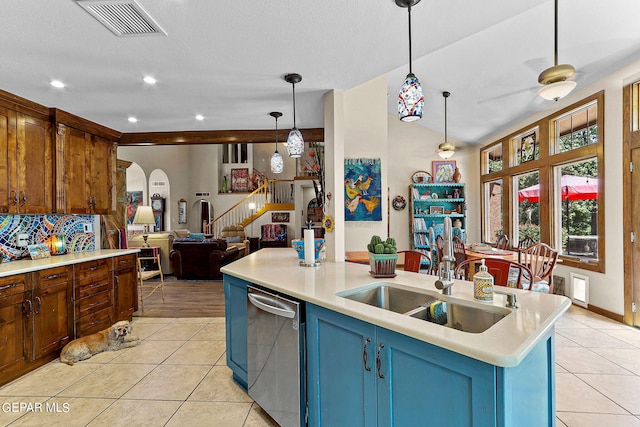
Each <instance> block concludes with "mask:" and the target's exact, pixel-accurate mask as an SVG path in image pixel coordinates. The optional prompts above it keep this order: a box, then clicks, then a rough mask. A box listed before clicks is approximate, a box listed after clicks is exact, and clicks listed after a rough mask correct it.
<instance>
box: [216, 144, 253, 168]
mask: <svg viewBox="0 0 640 427" xmlns="http://www.w3.org/2000/svg"><path fill="white" fill-rule="evenodd" d="M247 146H248V144H222V163H224V164H230V163H248V162H249V156H248V148H247Z"/></svg>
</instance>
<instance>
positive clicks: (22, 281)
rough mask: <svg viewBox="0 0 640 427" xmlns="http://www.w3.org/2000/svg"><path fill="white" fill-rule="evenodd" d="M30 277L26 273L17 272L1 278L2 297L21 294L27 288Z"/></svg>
mask: <svg viewBox="0 0 640 427" xmlns="http://www.w3.org/2000/svg"><path fill="white" fill-rule="evenodd" d="M28 283H29V282H28V279H27V275H26V274H17V275H15V276H7V277H1V278H0V298H2V297H8V296H9V295H15V294H21V293H23V292H25V291H27V290H29V287H28Z"/></svg>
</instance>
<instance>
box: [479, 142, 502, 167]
mask: <svg viewBox="0 0 640 427" xmlns="http://www.w3.org/2000/svg"><path fill="white" fill-rule="evenodd" d="M482 155H483V157H484V159H483V160H484V161H483V162H482V165H483V167H484V169H483V172H484V173H493V172H499V171H501V170H502V143H500V144H495V145H493V146H492V147H491V148H488V149H487V150H485V151H483V152H482Z"/></svg>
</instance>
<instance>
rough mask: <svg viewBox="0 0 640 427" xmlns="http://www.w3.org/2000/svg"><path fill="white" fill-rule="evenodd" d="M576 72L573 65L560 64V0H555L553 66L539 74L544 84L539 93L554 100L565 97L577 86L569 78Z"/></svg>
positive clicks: (539, 78) (541, 82) (539, 79)
mask: <svg viewBox="0 0 640 427" xmlns="http://www.w3.org/2000/svg"><path fill="white" fill-rule="evenodd" d="M575 73H576V70H575V68H573V66H572V65H569V64H561V65H558V0H555V9H554V45H553V67H550V68H547V69H546V70H544V71H543V72H542V73H540V75H539V76H538V83H540V84H541V85H543V86H542V87H541V88H540V89H538V95H540V96H541V97H542V98H544V99H547V100H552V99H553V100H554V101H557V100H558V99H560V98H564V97H565V96H567V95H569V93H570V92H571V91H572V90H573V89H574V88H575V87H576V82H574V81H573V80H567V79H569V78H570V77H572V76H573V75H574V74H575Z"/></svg>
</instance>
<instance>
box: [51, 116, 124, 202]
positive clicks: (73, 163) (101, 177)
mask: <svg viewBox="0 0 640 427" xmlns="http://www.w3.org/2000/svg"><path fill="white" fill-rule="evenodd" d="M52 117H54V120H55V121H56V141H57V142H56V146H57V156H58V160H57V166H58V169H59V170H61V171H63V173H58V174H57V179H58V188H59V190H58V194H57V196H56V199H57V201H56V208H57V212H58V213H67V214H99V215H105V214H111V213H113V212H115V208H116V199H115V197H116V195H115V188H114V186H115V175H116V169H115V168H116V165H115V162H116V150H117V144H116V143H115V142H113V140H110V139H107V138H105V137H102V136H99V135H96V133H98V132H95V133H94V132H91V131H89V130H87V129H85V128H86V127H88V128H91V127H92V126H94V127H95V126H98V125H95V124H92V123H91V122H87V121H84V120H83V119H81V118H78V117H76V116H73V115H71V114H69V113H65V112H61V111H60V110H53V114H52ZM67 123H69V124H67ZM110 136H111V135H110ZM113 139H114V140H115V139H117V138H116V137H113Z"/></svg>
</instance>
